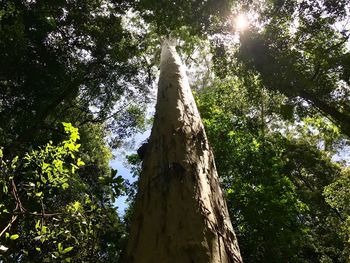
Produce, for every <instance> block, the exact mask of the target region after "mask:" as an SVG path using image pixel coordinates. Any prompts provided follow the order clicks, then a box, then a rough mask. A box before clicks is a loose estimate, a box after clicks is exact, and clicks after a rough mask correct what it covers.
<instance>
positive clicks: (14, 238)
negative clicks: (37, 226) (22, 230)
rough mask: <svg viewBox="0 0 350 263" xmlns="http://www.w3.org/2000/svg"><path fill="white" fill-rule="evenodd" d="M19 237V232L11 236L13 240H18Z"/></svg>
mask: <svg viewBox="0 0 350 263" xmlns="http://www.w3.org/2000/svg"><path fill="white" fill-rule="evenodd" d="M17 238H19V235H18V234H14V235H12V236H10V239H11V240H16V239H17Z"/></svg>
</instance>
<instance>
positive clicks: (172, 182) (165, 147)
mask: <svg viewBox="0 0 350 263" xmlns="http://www.w3.org/2000/svg"><path fill="white" fill-rule="evenodd" d="M160 68H161V73H160V79H159V88H158V98H157V106H156V115H155V120H154V125H153V129H152V133H151V137H150V140H149V144H148V147H147V150H146V154H145V158H144V160H143V170H142V174H141V178H140V182H139V192H138V195H137V198H136V203H135V211H134V219H133V222H132V226H131V233H130V239H129V243H128V246H127V249H126V252H125V260H124V261H123V262H127V263H219V262H220V263H221V262H223V263H236V262H242V259H241V256H240V252H239V248H238V244H237V239H236V237H235V234H234V231H233V228H232V224H231V221H230V218H229V214H228V210H227V206H226V202H225V199H224V196H223V193H222V191H221V189H220V186H219V182H218V176H217V172H216V167H215V163H214V158H213V154H212V152H211V150H210V148H209V145H208V141H207V137H206V135H205V132H204V127H203V124H202V122H201V119H200V116H199V113H198V110H197V107H196V104H195V102H194V99H193V96H192V93H191V90H190V87H189V84H188V80H187V77H186V75H185V71H184V69H183V67H182V66H181V61H180V58H179V56H178V55H177V53H176V50H175V47H174V46H172V45H171V44H169V43H167V42H166V43H165V44H163V48H162V55H161V67H160Z"/></svg>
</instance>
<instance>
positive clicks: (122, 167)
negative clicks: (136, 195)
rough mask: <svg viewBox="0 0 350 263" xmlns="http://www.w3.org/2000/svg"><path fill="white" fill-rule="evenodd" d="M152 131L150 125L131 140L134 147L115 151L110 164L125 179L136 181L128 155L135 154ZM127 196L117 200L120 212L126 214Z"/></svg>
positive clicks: (116, 203)
mask: <svg viewBox="0 0 350 263" xmlns="http://www.w3.org/2000/svg"><path fill="white" fill-rule="evenodd" d="M150 132H151V127H149V128H148V129H147V130H146V131H145V132H143V133H138V134H136V135H135V136H134V137H133V138H132V139H131V140H132V141H133V143H132V147H130V148H129V147H128V149H121V150H115V151H113V155H114V156H115V158H114V159H113V160H112V161H111V162H110V166H111V167H112V168H113V169H117V170H118V175H121V176H122V177H123V178H124V179H125V180H129V182H130V183H132V182H134V181H135V179H136V178H134V177H133V176H132V174H131V172H130V169H129V168H128V165H127V161H126V156H127V155H129V154H133V153H135V152H136V151H137V149H138V148H139V147H140V146H141V144H142V143H143V142H144V141H145V140H146V139H147V138H148V137H149V135H150ZM126 198H127V197H126V196H120V197H119V198H117V200H116V202H115V206H116V207H117V210H118V214H119V215H121V216H122V215H124V212H125V209H126V208H127V207H128V204H127V202H126Z"/></svg>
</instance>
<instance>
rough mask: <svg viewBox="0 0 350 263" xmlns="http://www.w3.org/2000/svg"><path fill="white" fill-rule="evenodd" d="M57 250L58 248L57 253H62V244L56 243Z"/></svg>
mask: <svg viewBox="0 0 350 263" xmlns="http://www.w3.org/2000/svg"><path fill="white" fill-rule="evenodd" d="M57 248H58V252H60V254H62V251H63V247H62V243H58V245H57Z"/></svg>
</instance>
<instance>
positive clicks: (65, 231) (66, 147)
mask: <svg viewBox="0 0 350 263" xmlns="http://www.w3.org/2000/svg"><path fill="white" fill-rule="evenodd" d="M63 125H64V130H65V132H66V133H67V135H68V139H66V140H64V141H62V142H61V143H59V144H58V145H54V144H53V142H51V141H50V142H49V143H48V144H46V145H45V146H44V147H40V148H39V149H38V150H32V151H31V152H29V153H26V154H24V156H20V157H15V158H14V159H13V160H11V161H10V160H4V159H2V165H1V166H2V167H1V168H2V169H1V185H2V192H1V200H2V201H1V204H0V206H1V215H0V216H1V219H0V222H2V231H1V245H2V248H3V250H6V253H4V254H2V255H1V257H2V259H3V260H7V262H9V261H11V262H18V261H21V262H22V261H26V260H30V259H33V258H35V259H37V260H39V261H41V262H52V261H64V262H71V261H72V260H74V258H79V259H80V260H83V259H84V258H87V259H89V260H90V259H91V258H96V259H98V260H99V261H100V262H103V261H104V260H109V257H112V258H114V257H115V256H116V254H115V253H117V248H116V247H115V246H116V245H115V243H114V242H113V238H117V237H116V235H117V236H118V235H121V233H120V231H121V230H120V229H119V226H118V217H117V215H116V212H115V210H114V209H113V208H112V207H110V206H108V203H106V202H104V203H100V202H99V200H96V199H95V196H94V195H91V193H90V191H89V186H88V185H87V184H85V183H84V181H83V180H82V177H80V176H79V172H78V171H79V169H80V168H81V167H83V166H84V165H85V163H84V162H83V161H82V159H81V158H80V157H78V154H79V148H80V144H78V143H77V141H78V140H79V138H80V136H79V133H78V129H77V128H74V127H73V126H72V125H71V124H70V123H63ZM2 157H3V156H2ZM118 180H120V179H118ZM104 184H105V185H108V183H104ZM100 185H103V183H100ZM100 191H102V190H100ZM102 204H103V205H102ZM113 232H114V233H113ZM98 239H100V240H98ZM103 246H105V247H104V248H103V251H101V249H102V248H101V247H103ZM107 247H109V248H108V249H111V248H114V250H112V251H111V252H110V253H111V255H108V250H107ZM97 255H98V257H97Z"/></svg>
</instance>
